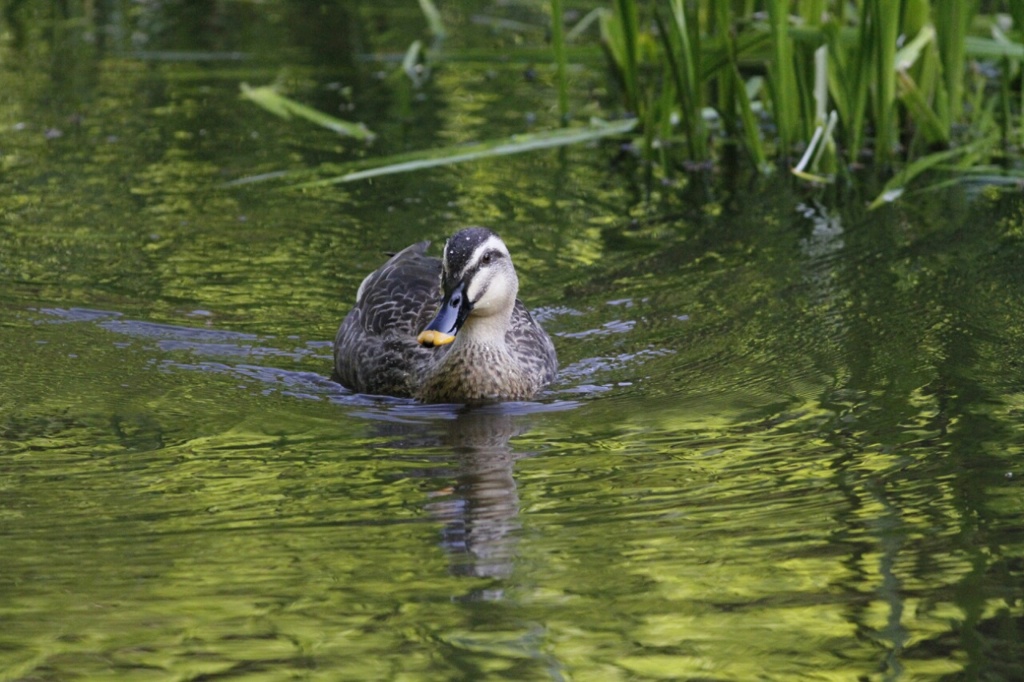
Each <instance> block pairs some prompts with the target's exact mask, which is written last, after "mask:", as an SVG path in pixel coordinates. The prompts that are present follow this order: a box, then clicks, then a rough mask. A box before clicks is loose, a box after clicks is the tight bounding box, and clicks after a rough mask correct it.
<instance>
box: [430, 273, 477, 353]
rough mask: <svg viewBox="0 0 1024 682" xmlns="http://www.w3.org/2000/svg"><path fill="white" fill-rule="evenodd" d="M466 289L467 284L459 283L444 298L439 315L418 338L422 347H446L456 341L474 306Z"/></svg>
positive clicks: (438, 311) (435, 316)
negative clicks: (465, 291)
mask: <svg viewBox="0 0 1024 682" xmlns="http://www.w3.org/2000/svg"><path fill="white" fill-rule="evenodd" d="M465 288H466V285H465V283H464V282H459V283H458V284H457V285H456V286H455V288H454V289H452V290H451V291H449V292H448V295H447V296H445V297H444V299H443V300H442V301H441V307H440V308H438V310H437V314H436V315H434V319H433V320H431V321H430V324H428V325H427V326H426V328H425V329H424V330H423V331H422V332H420V335H419V336H418V337H417V338H416V340H417V341H419V342H420V344H421V345H424V346H428V347H434V346H444V345H446V344H449V343H451V342H452V341H454V340H455V335H456V334H458V333H459V329H461V328H462V324H463V323H464V322H465V321H466V318H467V317H469V312H470V310H472V309H473V306H472V304H471V303H470V302H469V299H468V298H467V297H466V296H465V293H464V291H463V290H464V289H465Z"/></svg>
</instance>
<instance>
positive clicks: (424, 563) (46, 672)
mask: <svg viewBox="0 0 1024 682" xmlns="http://www.w3.org/2000/svg"><path fill="white" fill-rule="evenodd" d="M224 11H227V12H236V11H237V12H241V13H242V14H243V15H246V10H245V9H244V7H243V6H239V7H234V6H232V9H228V10H224ZM282 12H284V14H288V11H285V10H282ZM298 14H301V13H296V15H295V16H291V15H289V17H290V18H289V17H283V18H282V17H279V18H278V19H279V20H280V23H274V22H271V21H264V20H263V19H261V18H260V17H253V16H249V15H246V16H241V17H235V18H237V22H235V23H232V22H227V24H226V25H228V26H236V27H242V28H237V29H230V30H227V35H226V36H225V37H223V38H221V40H222V41H223V42H222V43H219V44H218V43H217V40H216V36H217V35H219V34H220V33H219V31H214V30H212V29H211V28H209V27H208V26H206V24H204V23H203V22H202V21H199V22H198V24H196V23H189V22H186V25H187V26H191V27H193V30H180V31H179V30H177V29H174V30H172V29H173V26H174V25H175V24H174V22H173V21H172V22H171V25H172V28H169V29H168V33H167V34H166V35H169V36H171V37H166V36H165V34H161V33H160V32H158V31H156V32H155V33H154V35H156V36H157V37H158V38H159V39H158V40H157V42H158V43H159V42H160V41H164V42H163V43H161V44H159V45H157V46H155V47H159V48H161V49H164V48H167V49H170V48H171V47H178V48H180V49H186V48H187V49H193V50H194V49H202V50H213V49H215V48H223V49H230V50H243V51H248V50H249V47H247V44H246V40H251V41H252V45H260V44H262V43H261V41H270V44H271V45H272V46H274V50H275V52H274V54H276V55H277V56H278V57H280V56H281V55H288V54H289V53H290V51H291V50H300V47H301V43H297V42H295V41H296V40H297V39H296V38H292V37H289V35H291V34H290V33H289V32H290V31H294V35H305V33H303V31H304V28H303V27H304V26H306V24H305V23H304V21H300V19H299V18H298ZM232 16H233V15H232ZM361 16H362V15H361ZM388 16H392V15H388ZM411 16H412V17H415V13H412V15H411ZM394 17H397V18H395V19H394V20H395V21H396V22H398V23H402V22H409V21H412V19H410V15H408V14H395V15H394ZM363 18H365V17H363ZM171 19H173V17H171ZM193 19H195V17H193ZM168 20H170V19H168ZM140 21H141V20H140ZM147 21H150V22H155V21H156V18H154V17H147ZM275 21H276V20H275ZM332 21H336V22H340V18H338V17H333V18H332ZM44 23H45V22H42V20H40V24H44ZM153 25H154V24H153V23H150V24H147V26H153ZM197 26H198V28H196V27H197ZM235 30H237V31H240V33H235V32H233V31H235ZM390 30H391V28H390V24H389V25H388V28H387V30H385V29H384V28H382V29H381V30H380V32H379V33H373V32H371V33H370V34H371V35H374V36H376V37H378V38H379V39H380V40H385V38H386V37H393V36H392V34H391V33H389V32H388V31H390ZM159 36H165V37H159ZM183 36H189V37H188V39H187V40H186V39H185V38H184V37H183ZM50 40H52V41H53V42H52V43H47V42H46V41H45V40H42V39H39V40H36V39H33V41H32V42H29V43H26V46H25V47H23V48H17V46H15V45H11V44H8V45H7V46H6V47H5V49H6V50H7V51H8V53H9V54H12V55H16V56H19V57H25V59H23V60H21V61H17V62H15V61H13V60H11V59H5V60H4V61H2V62H0V64H2V65H3V68H0V79H2V81H3V85H4V87H3V88H2V91H3V93H4V95H3V97H4V99H3V104H2V105H0V122H3V125H4V128H3V130H2V131H0V153H2V155H3V159H4V166H3V167H4V173H5V175H4V180H5V183H6V184H5V189H4V190H3V191H2V192H0V283H2V286H0V311H2V312H0V328H2V338H3V341H2V343H0V436H2V437H0V460H2V462H3V464H2V466H0V489H2V492H3V494H2V495H0V500H2V502H0V535H2V538H3V547H4V551H3V552H2V553H0V586H2V588H0V670H3V671H4V672H3V676H4V677H5V678H10V679H18V678H27V677H35V678H50V679H64V678H67V677H71V676H73V675H79V676H83V677H87V678H90V679H102V678H105V677H109V678H117V679H125V678H126V677H127V678H139V679H141V678H152V679H166V678H171V677H198V676H203V675H216V674H220V675H225V676H227V675H231V676H240V677H241V676H252V677H257V676H263V677H267V678H279V677H282V676H287V675H295V676H303V677H308V678H322V679H339V678H355V679H393V678H399V677H402V676H405V677H408V678H422V679H438V678H446V677H451V678H466V679H486V678H501V677H505V678H513V679H570V678H572V679H637V678H641V679H643V678H702V677H703V678H716V679H751V678H769V679H792V678H795V677H832V678H835V679H852V678H866V679H897V678H904V679H944V678H950V679H955V678H963V679H970V678H979V677H986V676H988V677H991V678H999V677H1002V678H1006V679H1014V678H1015V677H1020V676H1021V670H1022V666H1024V663H1022V661H1021V658H1020V651H1022V650H1024V647H1022V646H1021V641H1020V640H1021V635H1020V633H1021V631H1022V627H1021V623H1022V618H1024V613H1022V603H1021V601H1020V584H1021V571H1022V560H1024V543H1022V539H1024V536H1022V534H1021V525H1020V518H1021V516H1022V512H1024V509H1022V502H1021V500H1022V499H1024V498H1022V496H1021V495H1020V484H1019V480H1020V476H1021V475H1024V473H1022V472H1021V471H1020V466H1019V461H1020V455H1021V451H1022V441H1021V435H1020V433H1021V431H1020V423H1021V415H1022V414H1024V412H1022V406H1024V399H1022V397H1021V395H1022V394H1021V386H1022V385H1024V382H1022V376H1021V351H1020V349H1021V348H1022V347H1024V344H1022V341H1024V338H1022V336H1024V334H1022V332H1024V328H1022V323H1021V320H1022V319H1024V314H1022V313H1024V310H1022V307H1024V304H1022V298H1021V291H1022V281H1021V273H1022V272H1024V267H1022V265H1024V263H1021V255H1020V254H1021V253H1022V251H1021V248H1020V247H1021V242H1020V236H1021V232H1022V228H1021V225H1022V220H1021V216H1022V209H1021V208H1020V204H1019V201H1017V200H1011V199H996V198H988V197H975V198H973V200H971V201H967V200H966V198H965V197H962V196H954V195H950V196H945V197H937V198H935V199H934V200H932V201H929V202H926V203H925V202H922V203H920V204H917V205H915V204H913V203H911V202H907V203H906V204H905V205H903V206H901V207H900V208H899V209H898V210H897V209H888V210H885V211H882V212H879V213H874V214H870V215H868V214H866V213H865V212H864V211H863V210H862V209H861V208H860V206H861V205H862V204H860V203H859V202H858V201H857V200H856V199H855V198H851V197H846V196H838V195H837V196H824V197H820V202H821V203H815V202H814V201H812V200H811V199H809V198H808V197H805V196H802V195H801V194H800V193H799V191H797V190H794V189H793V188H790V187H788V186H785V185H784V184H781V183H775V182H770V181H768V182H762V184H753V185H749V186H748V185H746V184H744V183H746V179H744V178H721V179H716V180H715V181H714V182H710V183H707V184H702V183H701V181H700V180H699V179H693V180H691V181H690V182H689V183H688V184H687V185H686V186H685V187H674V188H662V189H660V190H659V192H658V193H659V195H660V201H661V203H660V204H657V210H651V205H650V204H644V203H643V202H642V201H641V200H640V199H641V195H642V193H640V192H639V191H637V190H636V188H633V187H630V186H629V184H628V182H627V179H626V177H625V174H622V173H617V172H615V170H614V169H611V168H610V166H609V165H608V164H607V163H606V162H607V160H608V157H609V156H610V154H608V153H607V152H606V151H605V150H600V149H598V150H590V149H571V150H563V151H561V152H551V153H544V154H538V155H532V156H524V157H521V158H516V159H503V160H501V161H499V162H493V163H480V164H472V165H467V166H464V167H460V168H457V169H449V170H446V171H443V172H438V173H432V174H424V175H421V176H415V177H413V176H406V177H396V178H388V179H386V180H382V181H380V182H377V183H373V184H368V185H366V186H360V187H353V188H346V189H344V190H337V189H332V190H331V191H329V192H328V191H322V192H321V191H317V192H310V193H306V194H290V193H282V192H272V191H263V190H256V189H246V190H243V191H233V192H227V191H224V190H220V189H216V188H217V187H218V186H219V185H220V184H221V182H222V181H223V180H224V179H227V178H230V177H237V176H238V175H240V174H242V173H249V172H253V171H254V170H255V171H257V172H258V171H262V170H269V169H273V168H280V167H282V166H290V165H294V166H296V167H303V166H305V165H307V164H313V163H318V162H319V161H321V160H324V159H329V158H330V157H331V156H332V155H337V156H344V155H345V154H349V153H354V152H352V150H350V149H334V148H333V147H330V146H329V145H328V146H327V147H325V146H324V144H325V142H324V138H323V137H322V134H321V133H320V132H319V131H310V130H307V129H304V128H301V127H289V126H283V127H282V126H281V125H280V124H279V123H278V122H277V121H276V120H273V119H271V118H270V117H262V116H258V115H256V114H255V113H253V112H249V113H246V114H243V115H239V114H240V112H243V111H245V109H244V108H242V107H243V104H244V103H240V102H238V100H237V82H238V80H241V79H242V76H243V74H241V73H239V71H241V72H245V73H244V77H245V78H248V79H249V80H251V81H253V82H257V80H258V79H257V78H254V77H253V74H252V73H251V72H252V71H256V72H259V71H260V69H263V66H262V64H263V63H265V62H263V61H261V60H262V58H256V60H255V62H254V63H253V64H251V68H250V65H249V62H243V63H242V65H240V66H233V67H232V69H231V70H228V69H224V68H220V67H217V68H214V67H210V66H209V65H207V64H203V63H199V64H197V63H194V62H188V63H182V62H175V61H163V60H162V61H159V62H157V61H147V60H146V59H144V58H140V57H132V56H131V55H130V54H128V53H127V47H124V46H122V51H118V50H115V49H114V48H112V47H109V46H108V47H107V48H106V49H108V50H109V52H110V54H107V53H104V52H103V49H101V48H98V47H97V48H89V49H88V50H86V51H85V53H84V54H80V55H78V57H79V58H81V59H83V60H84V61H83V64H82V66H81V67H80V70H79V69H76V70H75V71H73V72H68V73H66V74H65V75H64V76H63V77H62V78H57V77H56V76H55V75H54V72H53V71H52V70H51V68H50V62H49V55H50V52H49V50H50V49H52V50H54V51H57V50H58V48H62V49H67V46H68V45H71V46H75V45H79V46H81V45H84V43H82V42H80V41H79V42H76V40H78V39H75V38H73V37H72V38H65V39H63V40H65V42H60V40H59V39H57V38H51V39H50ZM274 41H276V42H274ZM328 42H329V41H328ZM46 45H52V47H50V48H46ZM40 46H42V47H40ZM19 49H20V51H19ZM77 49H82V50H85V48H83V47H79V48H77ZM93 50H95V51H93ZM344 52H345V51H344V50H341V49H340V48H338V47H337V46H335V48H334V52H332V50H331V48H330V45H329V44H321V45H320V48H319V49H318V50H317V51H315V54H317V55H320V56H323V55H325V54H328V55H329V54H336V55H338V56H336V61H331V60H329V59H328V60H325V61H324V62H323V63H321V64H319V65H317V66H316V67H315V68H314V67H308V66H307V67H303V68H304V69H308V70H304V71H302V73H303V74H304V75H303V76H302V79H301V80H302V82H304V83H305V85H302V86H301V87H299V90H300V92H305V93H307V94H309V96H310V98H311V101H314V102H316V103H317V104H318V105H319V106H322V108H324V109H325V110H327V109H330V107H331V106H337V102H338V100H337V97H336V95H332V94H329V93H332V92H337V91H336V90H329V89H326V88H325V87H322V86H324V85H325V84H327V83H330V82H333V81H335V80H338V79H342V80H345V81H346V82H347V81H348V80H352V81H354V82H357V83H358V84H362V85H364V86H365V87H366V88H368V89H370V91H371V92H373V93H374V94H381V93H383V96H381V97H380V98H379V100H375V99H373V98H371V97H367V98H366V99H359V98H360V97H361V95H360V94H359V91H358V89H357V93H356V95H355V97H356V99H357V100H358V101H357V104H358V105H359V106H362V107H371V110H372V111H373V112H374V118H379V119H380V121H381V123H380V125H376V124H375V125H374V129H375V130H378V129H380V130H381V131H382V138H383V139H386V140H390V142H387V144H392V145H394V146H395V148H394V149H391V150H389V151H400V150H401V147H402V145H406V144H407V145H411V144H416V145H421V144H422V146H428V145H431V144H436V143H438V142H439V141H442V142H450V141H455V140H472V139H483V138H488V137H494V136H495V135H499V134H505V133H506V132H512V131H514V130H515V129H516V127H517V126H518V125H519V120H520V118H519V116H520V112H525V111H531V110H538V111H543V109H542V107H543V106H544V105H545V102H550V99H549V94H546V93H545V92H544V91H543V90H542V89H539V88H538V87H537V85H536V84H535V83H533V82H530V81H528V80H526V79H523V78H522V77H521V73H519V69H518V67H516V68H508V69H505V68H503V67H501V66H500V65H499V66H497V67H495V66H494V65H488V66H486V67H484V69H485V70H481V68H480V67H479V66H477V65H473V64H460V65H458V66H453V67H451V68H450V69H448V70H442V71H441V73H440V74H439V78H438V80H437V85H436V86H434V89H432V90H429V91H428V92H426V93H425V94H424V96H425V97H427V98H432V99H433V104H434V105H436V107H426V106H425V107H423V110H422V111H417V112H414V115H415V116H417V117H419V118H416V119H415V120H413V121H411V122H410V121H409V119H406V120H405V122H397V123H396V117H395V116H394V114H395V112H396V111H398V110H399V109H400V108H401V106H402V105H401V103H400V102H399V99H400V97H399V96H398V95H397V94H396V93H392V92H391V91H390V90H389V88H391V87H392V86H390V85H388V84H386V83H385V84H381V83H379V82H377V81H375V80H374V79H373V77H372V75H371V74H370V71H371V70H372V69H373V68H376V65H371V66H368V67H366V68H365V69H364V68H354V67H353V63H352V60H351V59H350V58H345V57H343V56H341V55H342V54H343V53H344ZM296 61H297V62H301V63H302V64H307V65H308V64H309V63H311V61H308V60H305V59H303V58H296ZM15 64H16V65H17V66H15ZM318 69H320V70H319V71H318ZM491 70H493V71H494V72H493V73H492V72H491ZM256 75H259V74H258V73H257V74H256ZM495 79H497V80H499V81H500V82H501V85H502V88H498V89H495V88H494V87H492V86H493V82H494V80H495ZM496 93H497V94H496ZM392 96H393V98H392ZM372 107H375V108H372ZM438 110H443V113H444V116H439V115H437V114H436V112H437V111H438ZM431 112H435V113H431ZM72 114H78V115H79V116H75V117H74V118H73V119H69V118H68V116H70V115H72ZM440 121H443V122H444V123H443V125H441V124H440V123H439V122H440ZM19 122H24V123H25V125H24V126H17V127H16V126H15V124H16V123H19ZM53 126H57V127H60V128H61V129H62V131H63V135H62V136H59V137H57V136H49V137H48V136H47V135H46V134H45V131H46V130H47V128H48V127H53ZM417 126H420V128H419V129H417ZM331 144H333V143H331ZM325 149H326V150H327V151H324V150H325ZM645 206H646V208H645ZM466 223H487V224H491V225H493V226H495V227H496V228H498V229H499V230H500V231H501V232H502V233H503V235H505V236H506V238H507V240H508V242H509V244H510V247H511V249H512V252H513V255H514V258H515V260H516V263H517V266H518V268H519V269H520V271H521V278H522V295H523V297H524V298H525V299H526V301H527V302H528V303H529V304H530V305H531V307H533V308H535V309H537V311H538V316H539V317H541V318H542V319H543V321H544V324H545V325H546V326H547V328H548V329H550V330H551V331H552V332H553V333H554V334H555V338H556V343H557V346H558V349H559V354H560V359H561V362H562V366H563V372H562V374H561V376H560V378H559V380H558V381H557V382H556V384H555V385H554V386H553V387H552V390H551V392H550V393H549V394H547V395H546V396H544V398H543V400H542V401H541V402H540V403H539V404H535V405H530V406H512V407H509V408H506V409H505V410H492V411H483V412H480V411H474V412H468V413H465V412H460V411H458V410H455V409H451V408H418V407H416V406H412V405H409V404H408V403H403V402H397V403H389V402H379V401H374V400H370V399H366V398H363V397H359V396H352V395H350V394H347V393H346V392H344V391H342V390H341V389H339V388H337V387H334V386H331V385H330V384H329V382H327V381H326V380H325V379H324V376H323V375H325V374H326V373H327V371H328V368H329V366H330V360H329V355H330V349H329V344H327V343H326V340H328V339H330V338H331V336H332V334H333V332H334V329H335V328H336V325H337V323H338V320H339V319H340V318H341V315H342V314H343V313H344V311H345V310H346V308H347V301H350V300H351V299H352V298H353V296H354V292H355V290H356V288H357V287H358V284H359V282H360V281H361V279H362V277H363V276H364V275H365V274H366V272H367V271H368V270H369V269H371V268H372V267H374V266H375V265H377V264H378V263H379V262H380V260H381V258H382V254H383V253H384V252H385V251H388V250H394V249H396V248H400V247H401V246H404V245H406V244H408V243H411V242H413V241H416V240H419V239H422V238H431V239H434V240H435V241H439V240H441V239H443V238H444V236H445V235H446V234H447V233H449V232H451V231H452V230H453V229H454V228H455V227H456V226H458V225H461V224H466Z"/></svg>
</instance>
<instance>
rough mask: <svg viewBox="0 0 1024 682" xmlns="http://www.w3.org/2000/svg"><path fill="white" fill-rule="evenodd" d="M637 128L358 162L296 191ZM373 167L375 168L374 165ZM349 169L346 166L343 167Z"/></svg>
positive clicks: (567, 132) (626, 125)
mask: <svg viewBox="0 0 1024 682" xmlns="http://www.w3.org/2000/svg"><path fill="white" fill-rule="evenodd" d="M636 125H637V121H636V119H630V120H628V121H619V122H616V123H602V124H600V125H591V126H588V127H586V128H584V127H576V128H563V129H560V130H551V131H545V132H540V133H531V134H528V135H514V136H513V137H511V138H506V139H500V140H489V141H487V142H480V143H478V144H473V145H466V146H459V147H444V148H441V149H427V150H424V151H421V152H414V153H411V154H399V155H396V156H390V157H384V158H379V159H372V160H370V161H363V162H357V163H353V164H349V165H348V166H347V168H348V172H344V173H342V174H341V175H338V176H335V177H331V178H325V179H323V180H314V181H312V182H304V183H302V184H299V185H295V187H299V188H301V187H322V186H326V185H336V184H339V183H343V182H353V181H355V180H364V179H366V178H374V177H380V176H382V175H394V174H396V173H409V172H411V171H417V170H424V169H427V168H435V167H437V166H449V165H452V164H455V163H465V162H466V161H479V160H482V159H490V158H494V157H498V156H507V155H510V154H522V153H524V152H531V151H537V150H539V149H551V148H552V147H564V146H567V145H573V144H580V143H582V142H590V141H593V140H599V139H601V138H604V137H613V136H616V135H624V134H626V133H628V132H630V131H631V130H633V129H634V128H635V127H636ZM371 164H372V165H371ZM343 168H346V166H343Z"/></svg>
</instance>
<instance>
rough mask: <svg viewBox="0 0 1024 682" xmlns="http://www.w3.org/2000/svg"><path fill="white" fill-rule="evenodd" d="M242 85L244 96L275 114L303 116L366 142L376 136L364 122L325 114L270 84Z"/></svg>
mask: <svg viewBox="0 0 1024 682" xmlns="http://www.w3.org/2000/svg"><path fill="white" fill-rule="evenodd" d="M240 87H241V90H242V97H243V98H245V99H247V100H249V101H250V102H252V103H253V104H256V105H257V106H260V107H262V108H263V109H265V110H266V111H269V112H270V113H272V114H274V115H275V116H280V117H281V118H284V119H290V118H292V117H293V116H295V117H298V118H302V119H305V120H307V121H309V122H311V123H315V124H316V125H318V126H322V127H324V128H327V129H328V130H332V131H334V132H336V133H338V134H339V135H346V136H348V137H354V138H356V139H357V140H363V141H365V142H371V141H373V139H374V137H376V136H375V135H374V134H373V132H371V131H370V129H369V128H367V127H366V126H365V125H364V124H362V123H352V122H350V121H345V120H342V119H340V118H337V117H335V116H331V115H330V114H325V113H323V112H322V111H318V110H317V109H314V108H313V107H309V106H306V105H305V104H302V103H301V102H296V101H295V100H293V99H291V98H289V97H285V96H284V95H282V94H281V93H279V92H277V91H276V90H274V88H272V87H271V86H269V85H264V86H261V87H258V88H253V87H250V86H249V85H248V84H247V83H242V84H241V86H240Z"/></svg>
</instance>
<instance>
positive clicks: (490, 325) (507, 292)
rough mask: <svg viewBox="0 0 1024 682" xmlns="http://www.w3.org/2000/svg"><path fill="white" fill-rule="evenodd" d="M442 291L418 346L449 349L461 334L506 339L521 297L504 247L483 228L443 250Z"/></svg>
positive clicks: (453, 239) (451, 241) (456, 238)
mask: <svg viewBox="0 0 1024 682" xmlns="http://www.w3.org/2000/svg"><path fill="white" fill-rule="evenodd" d="M441 291H442V299H441V305H440V307H439V308H438V310H437V313H436V314H435V316H434V319H433V320H431V321H430V323H429V324H428V325H427V326H426V328H425V329H424V330H423V331H422V332H421V333H420V335H419V337H418V341H419V342H420V343H421V344H422V345H424V346H443V345H445V344H449V343H451V342H452V341H454V340H455V337H456V335H457V334H458V333H459V332H460V330H464V331H463V333H464V334H473V335H476V336H487V335H500V336H501V338H504V334H505V330H506V328H507V327H508V322H509V319H510V318H511V316H512V309H513V306H515V302H516V295H517V294H518V293H519V278H518V277H517V276H516V270H515V267H513V265H512V257H511V256H510V255H509V252H508V247H506V246H505V242H503V241H502V240H501V238H500V237H499V236H498V235H496V234H494V233H493V232H491V231H490V230H488V229H487V228H484V227H468V228H466V229H464V230H461V231H460V232H458V233H456V234H455V235H453V236H452V237H451V238H450V239H448V241H447V242H446V243H445V246H444V257H443V258H442V261H441Z"/></svg>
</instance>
